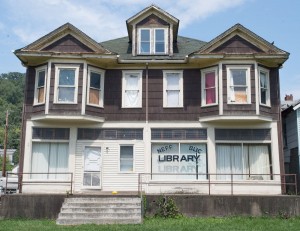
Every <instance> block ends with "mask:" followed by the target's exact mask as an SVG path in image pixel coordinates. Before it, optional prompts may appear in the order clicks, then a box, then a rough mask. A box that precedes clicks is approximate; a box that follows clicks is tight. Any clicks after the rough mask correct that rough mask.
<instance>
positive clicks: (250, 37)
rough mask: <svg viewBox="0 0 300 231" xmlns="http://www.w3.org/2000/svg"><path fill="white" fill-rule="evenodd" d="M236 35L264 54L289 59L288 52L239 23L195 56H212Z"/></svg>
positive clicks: (202, 48)
mask: <svg viewBox="0 0 300 231" xmlns="http://www.w3.org/2000/svg"><path fill="white" fill-rule="evenodd" d="M236 35H238V36H240V37H241V38H243V39H245V40H246V41H248V42H249V43H251V44H253V45H254V46H256V47H257V48H258V49H260V50H262V51H263V53H266V54H268V55H272V54H273V55H283V56H285V57H286V58H288V56H289V53H288V52H286V51H284V50H281V49H279V48H278V47H276V46H274V44H273V43H269V42H268V41H266V40H265V39H263V38H262V37H260V36H258V35H257V34H255V33H254V32H252V31H250V30H249V29H247V28H246V27H244V26H242V25H241V24H239V23H237V24H235V25H234V26H232V27H231V28H229V29H228V30H226V31H225V32H223V33H222V34H220V35H219V36H217V37H216V38H214V39H212V40H211V41H210V42H208V43H207V44H206V45H205V46H203V47H201V48H200V49H199V50H198V51H196V52H194V54H211V53H212V52H213V50H214V49H216V48H217V47H219V46H220V45H222V44H224V43H225V42H227V41H228V40H229V39H231V38H232V37H234V36H236Z"/></svg>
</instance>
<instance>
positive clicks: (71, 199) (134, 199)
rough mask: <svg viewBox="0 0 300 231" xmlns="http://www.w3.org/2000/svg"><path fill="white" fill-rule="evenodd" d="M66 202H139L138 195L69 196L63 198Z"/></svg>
mask: <svg viewBox="0 0 300 231" xmlns="http://www.w3.org/2000/svg"><path fill="white" fill-rule="evenodd" d="M65 202H68V203H84V202H86V203H102V202H105V203H125V204H128V203H140V202H141V199H140V198H139V197H90V198H89V197H69V198H66V199H65Z"/></svg>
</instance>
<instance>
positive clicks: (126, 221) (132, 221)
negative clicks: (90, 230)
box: [56, 218, 142, 225]
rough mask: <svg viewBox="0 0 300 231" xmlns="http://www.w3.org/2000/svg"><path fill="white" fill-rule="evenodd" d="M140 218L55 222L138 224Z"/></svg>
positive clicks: (62, 221)
mask: <svg viewBox="0 0 300 231" xmlns="http://www.w3.org/2000/svg"><path fill="white" fill-rule="evenodd" d="M141 222H142V219H141V218H139V219H120V218H118V219H105V220H102V219H101V220H100V219H91V218H84V219H57V221H56V224H58V225H81V224H97V225H101V224H140V223H141Z"/></svg>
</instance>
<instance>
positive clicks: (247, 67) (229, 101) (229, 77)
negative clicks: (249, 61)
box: [226, 65, 251, 104]
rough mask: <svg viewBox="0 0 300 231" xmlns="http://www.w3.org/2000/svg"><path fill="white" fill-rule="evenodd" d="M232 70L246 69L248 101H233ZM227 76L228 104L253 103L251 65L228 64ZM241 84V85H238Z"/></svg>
mask: <svg viewBox="0 0 300 231" xmlns="http://www.w3.org/2000/svg"><path fill="white" fill-rule="evenodd" d="M231 70H245V71H246V72H245V74H246V85H244V86H246V95H247V102H244V103H243V102H235V101H232V100H231V99H230V98H231V97H230V95H231V93H232V90H231V87H234V85H233V86H231V78H232V75H231ZM226 78H227V103H228V104H251V66H250V65H240V66H231V65H230V66H227V67H226ZM236 86H241V85H236Z"/></svg>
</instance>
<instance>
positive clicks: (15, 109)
mask: <svg viewBox="0 0 300 231" xmlns="http://www.w3.org/2000/svg"><path fill="white" fill-rule="evenodd" d="M24 82H25V74H22V73H18V72H10V73H8V74H0V147H1V148H3V146H4V133H5V117H6V111H7V110H8V112H9V116H8V124H9V126H8V136H7V137H8V139H7V148H8V149H9V148H12V149H17V152H16V153H17V154H18V153H19V151H18V149H19V146H20V134H21V122H22V106H23V97H24ZM18 159H19V158H18V156H15V157H14V163H17V162H15V161H18Z"/></svg>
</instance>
